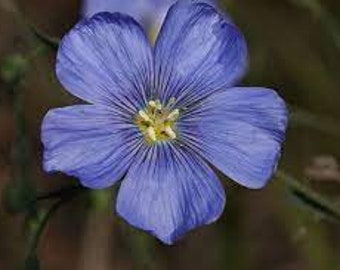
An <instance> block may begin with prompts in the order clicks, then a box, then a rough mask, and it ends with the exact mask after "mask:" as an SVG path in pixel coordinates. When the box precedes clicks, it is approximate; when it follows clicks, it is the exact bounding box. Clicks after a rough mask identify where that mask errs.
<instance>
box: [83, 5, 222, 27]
mask: <svg viewBox="0 0 340 270" xmlns="http://www.w3.org/2000/svg"><path fill="white" fill-rule="evenodd" d="M181 1H190V0H181ZM175 2H176V0H128V1H122V0H83V3H82V10H81V13H82V15H83V16H85V17H91V16H93V15H94V14H96V13H99V12H121V13H124V14H127V15H130V16H132V17H133V18H134V19H135V20H137V22H139V23H141V24H142V25H144V26H145V27H146V28H148V29H150V28H151V29H152V28H154V27H158V26H160V25H161V23H162V21H163V19H164V17H165V15H166V13H167V10H168V9H169V7H170V6H171V5H172V4H174V3H175ZM191 2H206V3H209V4H211V5H216V2H217V0H191Z"/></svg>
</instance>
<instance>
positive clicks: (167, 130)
mask: <svg viewBox="0 0 340 270" xmlns="http://www.w3.org/2000/svg"><path fill="white" fill-rule="evenodd" d="M164 132H165V133H166V135H168V136H169V137H170V138H171V139H173V140H174V139H176V137H177V136H176V133H175V132H174V131H173V130H172V128H171V127H170V126H165V128H164Z"/></svg>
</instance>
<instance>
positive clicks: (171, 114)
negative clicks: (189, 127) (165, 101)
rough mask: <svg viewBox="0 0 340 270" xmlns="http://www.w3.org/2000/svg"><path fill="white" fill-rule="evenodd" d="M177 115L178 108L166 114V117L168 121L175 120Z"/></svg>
mask: <svg viewBox="0 0 340 270" xmlns="http://www.w3.org/2000/svg"><path fill="white" fill-rule="evenodd" d="M178 116H179V109H175V110H173V111H172V112H171V113H170V114H169V115H168V116H167V118H166V119H167V120H170V121H175V120H177V118H178Z"/></svg>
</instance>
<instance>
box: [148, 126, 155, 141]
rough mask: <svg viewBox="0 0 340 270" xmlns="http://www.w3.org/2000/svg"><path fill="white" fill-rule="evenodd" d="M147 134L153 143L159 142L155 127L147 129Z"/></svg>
mask: <svg viewBox="0 0 340 270" xmlns="http://www.w3.org/2000/svg"><path fill="white" fill-rule="evenodd" d="M146 133H147V135H148V136H149V138H150V139H151V140H152V141H154V142H155V141H157V137H156V131H155V129H154V128H153V127H148V128H147V129H146Z"/></svg>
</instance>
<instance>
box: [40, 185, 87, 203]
mask: <svg viewBox="0 0 340 270" xmlns="http://www.w3.org/2000/svg"><path fill="white" fill-rule="evenodd" d="M85 190H88V189H87V188H85V187H83V186H80V185H74V186H67V187H62V188H60V189H57V190H53V191H50V192H47V193H41V194H38V196H37V198H36V200H35V201H43V200H49V199H54V198H61V197H65V196H70V195H72V194H74V193H77V192H80V191H85Z"/></svg>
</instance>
